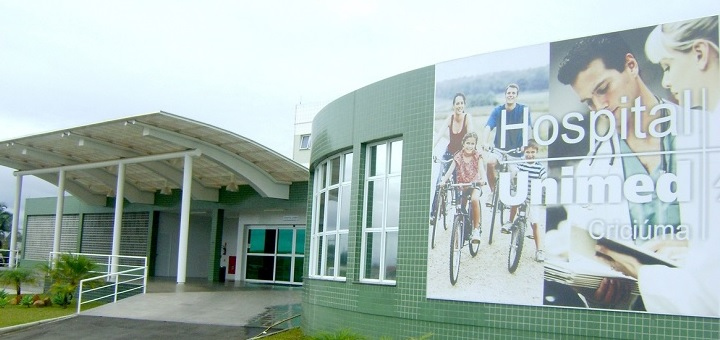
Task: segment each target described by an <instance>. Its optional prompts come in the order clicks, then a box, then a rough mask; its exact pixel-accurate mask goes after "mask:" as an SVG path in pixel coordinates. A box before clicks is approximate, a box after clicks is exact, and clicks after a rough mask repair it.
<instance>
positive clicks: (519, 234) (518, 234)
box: [508, 218, 525, 273]
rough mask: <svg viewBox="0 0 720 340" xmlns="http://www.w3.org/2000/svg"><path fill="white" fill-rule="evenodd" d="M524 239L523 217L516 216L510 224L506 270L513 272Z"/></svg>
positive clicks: (516, 265) (518, 259)
mask: <svg viewBox="0 0 720 340" xmlns="http://www.w3.org/2000/svg"><path fill="white" fill-rule="evenodd" d="M524 240H525V219H524V218H518V219H516V220H515V223H513V226H512V232H511V236H510V251H509V252H508V271H509V272H510V273H514V272H515V270H516V269H517V267H518V264H519V263H520V255H521V254H522V248H523V242H524Z"/></svg>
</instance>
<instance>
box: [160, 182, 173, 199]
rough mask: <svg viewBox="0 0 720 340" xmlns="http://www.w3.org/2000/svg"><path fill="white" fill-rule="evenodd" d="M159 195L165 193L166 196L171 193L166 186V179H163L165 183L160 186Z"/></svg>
mask: <svg viewBox="0 0 720 340" xmlns="http://www.w3.org/2000/svg"><path fill="white" fill-rule="evenodd" d="M160 195H166V196H169V195H172V189H171V188H170V186H168V184H167V180H165V185H164V186H163V187H162V188H160Z"/></svg>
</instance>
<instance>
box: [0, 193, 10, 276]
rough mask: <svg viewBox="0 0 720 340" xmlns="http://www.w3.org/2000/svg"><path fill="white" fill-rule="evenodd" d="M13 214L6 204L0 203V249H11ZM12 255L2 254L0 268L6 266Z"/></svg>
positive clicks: (3, 252)
mask: <svg viewBox="0 0 720 340" xmlns="http://www.w3.org/2000/svg"><path fill="white" fill-rule="evenodd" d="M12 220H13V214H12V213H11V212H10V211H9V210H8V209H7V205H6V204H5V203H2V202H0V249H10V235H12V233H11V232H12ZM9 256H10V253H9V252H7V251H2V252H0V266H3V265H6V264H7V261H8V257H9Z"/></svg>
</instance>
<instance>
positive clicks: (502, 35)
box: [0, 0, 720, 206]
mask: <svg viewBox="0 0 720 340" xmlns="http://www.w3.org/2000/svg"><path fill="white" fill-rule="evenodd" d="M718 13H720V2H718V1H717V0H684V1H679V0H678V1H665V0H635V1H633V0H630V1H628V0H604V1H564V0H563V1H537V0H515V1H480V0H469V1H455V0H445V1H424V0H397V1H394V0H365V1H362V0H352V1H342V0H285V1H278V0H262V1H177V0H174V1H152V0H142V1H95V0H94V1H72V0H64V1H56V0H52V1H33V0H30V1H2V2H0V126H1V127H2V129H1V130H0V131H1V132H0V140H8V139H11V138H14V137H19V136H25V135H29V134H35V133H41V132H47V131H52V130H57V129H63V128H69V127H74V126H79V125H85V124H90V123H95V122H99V121H104V120H110V119H118V118H122V117H126V116H132V115H137V114H143V113H150V112H156V111H159V110H162V111H166V112H170V113H173V114H176V115H180V116H184V117H188V118H191V119H195V120H198V121H201V122H204V123H207V124H211V125H215V126H218V127H221V128H224V129H227V130H229V131H232V132H235V133H237V134H239V135H242V136H244V137H247V138H250V139H253V140H255V141H257V142H259V143H261V144H263V145H266V146H268V147H270V148H272V149H274V150H276V151H278V152H280V153H282V154H284V155H286V156H288V157H289V156H291V147H292V135H293V123H294V120H293V119H294V116H293V113H294V107H295V105H297V104H299V103H301V102H304V103H315V102H322V103H327V102H329V101H332V100H333V99H335V98H337V97H340V96H342V95H344V94H346V93H348V92H350V91H353V90H355V89H358V88H360V87H363V86H365V85H368V84H371V83H373V82H376V81H379V80H382V79H384V78H387V77H391V76H393V75H396V74H399V73H403V72H406V71H410V70H413V69H416V68H420V67H424V66H428V65H432V64H436V63H441V62H445V61H449V60H453V59H457V58H463V57H467V56H471V55H475V54H480V53H486V52H493V51H499V50H506V49H511V48H515V47H520V46H526V45H533V44H539V43H545V42H550V41H558V40H564V39H569V38H576V37H580V36H585V35H591V34H596V33H603V32H609V31H615V30H623V29H629V28H635V27H641V26H648V25H654V24H658V23H661V22H667V21H676V20H682V19H689V18H695V17H700V16H706V15H711V14H718ZM14 183H15V179H14V176H13V175H12V170H11V169H8V168H4V167H0V202H5V203H7V204H8V205H10V206H12V205H13V195H14V187H15V185H14ZM54 190H55V189H54V187H52V186H41V185H38V184H36V181H33V180H31V179H27V180H25V181H24V192H23V198H24V199H25V198H28V197H37V196H49V195H54V194H55V191H54Z"/></svg>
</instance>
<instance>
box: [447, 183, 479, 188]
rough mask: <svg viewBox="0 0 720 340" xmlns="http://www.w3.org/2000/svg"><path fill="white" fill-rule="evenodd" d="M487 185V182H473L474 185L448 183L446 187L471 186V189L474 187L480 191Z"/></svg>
mask: <svg viewBox="0 0 720 340" xmlns="http://www.w3.org/2000/svg"><path fill="white" fill-rule="evenodd" d="M485 184H487V183H485V182H472V183H452V184H447V183H446V184H445V185H447V186H451V187H466V186H469V187H473V188H477V189H480V187H481V186H483V185H485Z"/></svg>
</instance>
